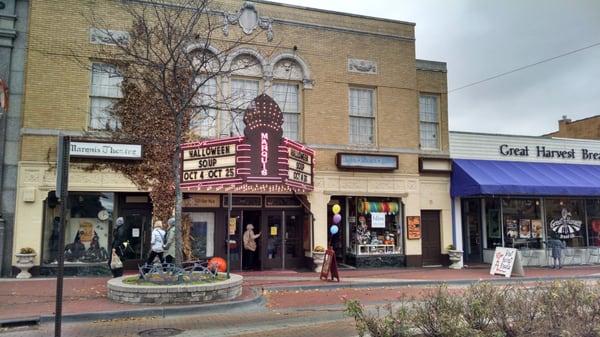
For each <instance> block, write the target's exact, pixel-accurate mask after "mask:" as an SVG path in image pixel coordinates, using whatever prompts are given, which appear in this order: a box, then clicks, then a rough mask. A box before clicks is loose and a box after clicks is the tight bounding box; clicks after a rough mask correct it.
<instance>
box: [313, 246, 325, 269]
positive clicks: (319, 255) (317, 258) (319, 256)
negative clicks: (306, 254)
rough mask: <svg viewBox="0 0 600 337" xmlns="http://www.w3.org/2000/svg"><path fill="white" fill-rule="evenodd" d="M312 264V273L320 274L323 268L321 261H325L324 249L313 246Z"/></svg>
mask: <svg viewBox="0 0 600 337" xmlns="http://www.w3.org/2000/svg"><path fill="white" fill-rule="evenodd" d="M312 257H313V263H314V264H315V269H314V271H315V272H317V273H319V272H321V267H322V266H323V260H325V247H323V246H315V248H314V249H313V252H312Z"/></svg>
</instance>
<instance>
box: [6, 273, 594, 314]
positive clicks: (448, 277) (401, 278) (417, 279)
mask: <svg viewBox="0 0 600 337" xmlns="http://www.w3.org/2000/svg"><path fill="white" fill-rule="evenodd" d="M242 275H243V276H244V279H245V281H244V290H243V293H242V296H241V297H240V298H238V299H237V300H236V302H235V303H233V304H235V307H236V308H238V309H241V308H242V307H243V305H244V304H249V305H250V304H251V305H253V306H254V308H256V305H257V303H258V301H257V299H258V298H259V297H260V296H261V295H263V294H264V295H266V296H265V297H264V299H265V300H266V304H267V306H268V307H277V308H286V307H298V306H310V305H311V304H314V305H329V304H338V303H340V302H341V301H343V299H345V298H359V299H364V300H367V301H369V300H371V301H378V300H380V301H382V300H385V299H393V298H394V297H393V295H397V294H405V293H406V291H407V290H401V289H400V290H399V289H398V288H402V287H408V286H410V288H407V289H410V292H414V291H417V290H418V288H419V287H420V288H424V287H428V286H430V285H432V284H437V283H442V282H446V283H449V284H456V285H464V284H469V283H473V282H477V281H480V280H492V281H494V282H505V281H507V280H506V279H505V278H504V277H500V276H492V275H489V269H488V267H487V266H481V267H479V268H470V269H462V270H451V269H447V268H407V269H358V270H342V271H340V278H341V280H342V281H341V282H340V283H337V282H325V281H320V280H319V274H317V273H311V272H295V271H265V272H249V273H242ZM525 275H526V277H524V278H513V279H511V280H510V281H526V282H535V281H544V280H553V279H563V278H584V279H595V278H598V279H600V266H577V267H565V268H563V269H560V270H553V269H547V268H527V269H526V270H525ZM107 280H108V278H97V277H94V278H66V279H65V287H64V299H63V314H64V315H65V316H67V317H68V316H69V315H72V317H74V318H79V319H86V318H87V319H98V318H103V317H104V316H108V317H106V318H110V317H125V316H128V315H131V316H140V315H148V314H150V315H156V313H160V312H162V314H163V315H164V314H165V313H166V312H171V313H191V312H196V311H198V312H199V311H209V310H218V309H219V308H220V306H223V307H224V306H225V305H227V303H217V304H209V305H197V306H193V307H181V306H172V307H169V306H163V307H160V308H157V307H156V306H152V307H151V306H136V305H126V304H118V303H114V302H112V301H110V300H109V299H108V298H107V297H106V281H107ZM383 287H386V288H388V289H387V290H385V291H372V290H371V289H370V288H383ZM392 288H393V289H392ZM55 289H56V282H55V280H54V279H51V278H33V279H29V280H16V279H0V321H5V322H10V321H14V320H19V319H32V320H35V319H39V318H40V317H42V318H44V317H45V318H46V319H48V318H49V317H50V316H52V315H53V313H54V305H55V303H54V300H55ZM323 289H326V290H328V291H327V293H326V294H325V295H324V294H323V292H321V291H319V290H323ZM300 292H304V293H302V294H299V293H300ZM390 296H391V297H390ZM186 308H187V309H186ZM222 309H223V308H221V310H222ZM144 310H145V311H144ZM136 312H137V313H138V314H136Z"/></svg>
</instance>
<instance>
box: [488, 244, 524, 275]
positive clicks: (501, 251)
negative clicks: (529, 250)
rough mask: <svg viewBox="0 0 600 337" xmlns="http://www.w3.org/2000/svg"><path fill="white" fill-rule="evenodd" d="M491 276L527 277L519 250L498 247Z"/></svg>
mask: <svg viewBox="0 0 600 337" xmlns="http://www.w3.org/2000/svg"><path fill="white" fill-rule="evenodd" d="M490 275H504V276H505V277H510V276H511V275H515V276H525V272H524V271H523V265H522V264H521V255H520V254H519V252H518V250H517V249H516V248H505V247H496V251H495V252H494V260H493V261H492V267H491V268H490Z"/></svg>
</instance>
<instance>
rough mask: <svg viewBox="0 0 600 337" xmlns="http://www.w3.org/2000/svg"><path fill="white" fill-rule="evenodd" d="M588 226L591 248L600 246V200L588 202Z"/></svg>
mask: <svg viewBox="0 0 600 337" xmlns="http://www.w3.org/2000/svg"><path fill="white" fill-rule="evenodd" d="M586 213H587V225H588V235H589V241H588V244H589V245H590V246H596V247H599V246H600V199H592V200H586Z"/></svg>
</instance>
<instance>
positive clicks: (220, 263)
mask: <svg viewBox="0 0 600 337" xmlns="http://www.w3.org/2000/svg"><path fill="white" fill-rule="evenodd" d="M208 267H209V268H215V267H216V268H217V270H218V271H219V272H221V273H224V272H226V271H227V262H226V261H225V259H223V258H222V257H213V258H212V259H210V260H208Z"/></svg>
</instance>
